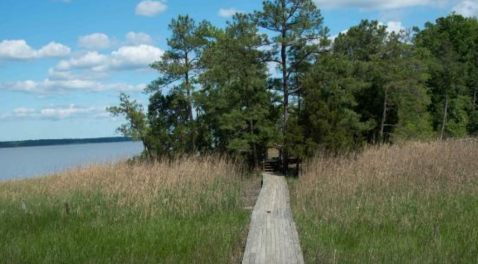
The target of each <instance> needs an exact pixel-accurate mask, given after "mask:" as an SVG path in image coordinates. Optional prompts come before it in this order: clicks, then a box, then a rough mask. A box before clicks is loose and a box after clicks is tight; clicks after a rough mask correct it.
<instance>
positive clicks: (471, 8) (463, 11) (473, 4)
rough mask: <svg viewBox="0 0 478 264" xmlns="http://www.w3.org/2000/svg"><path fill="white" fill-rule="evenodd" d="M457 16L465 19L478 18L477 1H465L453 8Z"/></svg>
mask: <svg viewBox="0 0 478 264" xmlns="http://www.w3.org/2000/svg"><path fill="white" fill-rule="evenodd" d="M453 11H455V12H456V13H457V14H460V15H463V16H465V17H478V2H477V1H471V0H467V1H463V2H461V3H459V4H458V5H456V6H455V7H454V8H453Z"/></svg>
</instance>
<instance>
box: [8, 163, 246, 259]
mask: <svg viewBox="0 0 478 264" xmlns="http://www.w3.org/2000/svg"><path fill="white" fill-rule="evenodd" d="M246 178H247V177H246V176H244V174H243V173H242V172H241V171H240V169H239V167H238V166H236V165H234V164H231V163H229V162H227V161H225V160H220V159H216V158H203V159H189V160H180V161H177V162H174V163H170V164H167V163H158V164H154V165H129V164H127V163H121V164H112V165H107V166H92V167H88V168H82V169H76V170H71V171H68V172H65V173H62V174H60V175H54V176H49V177H42V178H38V179H31V180H23V181H11V182H6V183H1V184H0V223H1V224H0V263H237V262H239V259H240V257H241V254H242V250H243V243H244V238H245V236H246V235H247V226H248V223H249V216H250V211H248V210H245V209H243V207H244V204H243V199H242V197H241V196H242V195H243V188H244V185H245V183H247V182H250V181H252V180H253V179H252V178H247V179H246Z"/></svg>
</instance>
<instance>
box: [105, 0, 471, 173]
mask: <svg viewBox="0 0 478 264" xmlns="http://www.w3.org/2000/svg"><path fill="white" fill-rule="evenodd" d="M169 30H170V32H171V36H170V38H169V39H168V40H167V43H168V46H169V47H168V49H167V50H166V51H165V52H164V55H163V56H162V58H161V59H160V60H159V61H157V62H155V63H153V64H152V65H151V67H152V68H153V69H154V70H156V71H157V72H158V73H159V77H158V79H156V80H155V81H153V82H152V83H151V84H150V85H149V86H148V87H147V89H146V92H147V93H148V94H149V96H150V99H149V104H148V106H147V108H146V107H144V108H143V106H142V105H140V104H139V103H138V102H136V101H134V100H131V99H130V98H129V97H128V96H127V95H124V94H123V95H121V97H120V104H119V105H118V106H117V107H112V108H110V109H109V110H110V112H112V113H113V114H115V115H122V116H125V117H126V119H127V121H128V122H127V123H126V124H125V125H123V126H121V127H120V128H119V131H120V132H122V133H123V135H125V136H131V137H133V138H136V139H138V140H141V141H142V142H143V144H144V146H145V150H146V151H145V155H148V156H149V157H150V158H163V157H165V156H166V157H170V158H176V157H179V156H182V155H184V154H186V155H188V154H196V153H198V152H200V153H206V152H219V153H224V152H227V153H231V154H241V155H244V156H245V157H247V158H249V160H250V161H251V163H252V164H254V165H255V166H258V165H259V163H260V160H261V159H262V155H263V153H264V150H265V149H266V148H267V147H268V146H281V147H283V153H284V155H283V156H284V163H286V162H287V160H288V159H287V157H288V156H289V155H290V156H293V157H298V158H300V159H305V158H308V157H311V156H314V155H315V154H316V153H317V152H318V151H321V152H327V153H334V154H335V153H343V152H349V151H355V150H356V149H360V148H362V147H363V146H364V145H366V144H389V143H396V142H398V141H403V140H431V139H446V138H460V137H468V136H473V135H478V20H477V19H476V18H467V17H463V16H461V15H458V14H450V15H449V16H447V17H442V18H438V19H437V20H436V21H435V22H433V23H432V22H430V23H426V24H425V26H424V27H423V28H421V29H420V28H418V27H414V28H410V29H404V30H401V31H400V32H392V30H391V29H389V28H387V26H385V25H382V24H381V23H379V22H378V21H369V20H363V21H361V22H360V23H359V24H358V25H355V26H353V27H351V28H349V29H348V30H346V31H344V32H343V33H341V34H339V35H338V36H335V37H331V35H330V34H329V29H328V28H327V27H326V26H324V19H323V17H322V15H321V12H320V10H319V8H318V7H317V6H316V5H315V4H314V2H313V1H312V0H266V1H264V2H263V7H262V9H261V10H257V11H254V12H252V13H249V14H236V15H235V16H234V17H233V18H232V19H231V20H230V21H229V22H228V23H227V26H226V27H225V28H218V27H215V26H214V25H212V24H211V23H209V22H208V21H201V22H199V23H196V22H195V21H194V20H193V19H192V18H191V17H189V16H179V17H177V18H175V19H173V20H172V21H171V23H170V25H169ZM264 33H266V34H264ZM271 69H276V71H275V73H272V74H271V71H270V70H271ZM284 167H285V168H287V165H286V164H284Z"/></svg>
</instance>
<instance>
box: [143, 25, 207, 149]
mask: <svg viewBox="0 0 478 264" xmlns="http://www.w3.org/2000/svg"><path fill="white" fill-rule="evenodd" d="M169 29H170V30H171V32H172V36H171V38H170V39H168V46H169V47H170V49H169V50H167V51H165V53H164V55H163V56H162V58H161V60H160V61H157V62H155V63H153V64H152V65H151V67H152V68H153V69H155V70H157V71H158V72H159V73H160V74H161V77H160V78H158V79H157V80H156V81H154V82H153V83H152V84H151V85H149V86H148V88H147V89H146V90H147V91H148V92H151V93H153V92H157V91H160V90H161V89H163V88H165V87H170V86H173V87H175V88H176V89H177V90H178V92H179V93H182V94H183V95H184V96H185V98H186V100H187V112H188V119H187V123H188V126H187V127H188V131H187V134H188V135H189V138H190V139H189V141H188V147H187V152H189V153H192V152H194V151H196V128H195V126H194V123H195V122H194V100H193V93H194V91H195V90H196V89H195V84H196V82H197V76H198V74H199V73H200V71H201V65H200V63H199V62H200V57H201V51H202V49H203V48H204V47H205V46H206V44H207V43H208V37H209V36H210V35H211V32H212V31H213V28H212V26H211V25H210V23H209V22H206V21H203V22H201V23H199V25H197V24H196V22H195V21H194V20H193V19H192V18H190V17H189V16H179V17H178V18H177V19H173V20H172V21H171V24H169Z"/></svg>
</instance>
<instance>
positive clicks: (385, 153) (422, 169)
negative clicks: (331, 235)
mask: <svg viewBox="0 0 478 264" xmlns="http://www.w3.org/2000/svg"><path fill="white" fill-rule="evenodd" d="M459 193H466V194H472V195H473V194H478V140H475V139H468V140H459V141H444V142H430V143H405V144H403V145H392V146H382V147H370V148H368V149H366V150H365V151H364V152H362V153H360V154H356V155H352V156H349V157H335V158H334V157H324V156H318V157H317V158H315V159H313V160H312V161H311V162H309V163H308V164H307V165H305V166H304V168H303V171H302V173H301V176H300V178H299V180H298V182H297V183H296V184H294V185H293V192H292V195H293V196H294V199H293V200H294V203H295V204H294V207H295V210H296V211H297V210H299V212H300V213H304V214H306V213H307V212H306V211H307V210H316V211H318V212H320V215H322V217H333V218H336V217H337V218H343V219H346V218H347V216H346V215H344V214H354V213H357V214H360V211H361V210H360V209H361V208H363V207H367V206H368V207H369V208H370V207H374V206H375V207H376V206H382V207H389V206H393V203H394V199H395V201H398V200H402V201H404V200H406V199H408V198H410V197H412V196H414V197H417V196H419V197H420V199H422V200H427V198H430V199H431V198H432V197H433V196H434V195H437V194H439V195H442V196H443V195H445V196H449V197H450V198H452V197H453V196H455V195H457V194H459ZM384 200H387V201H384ZM341 202H342V203H341ZM344 203H349V206H350V208H349V209H350V210H343V208H341V209H339V208H338V207H342V205H341V204H344ZM336 206H338V207H336ZM382 209H383V210H380V208H378V210H377V211H375V213H377V214H379V213H380V212H384V213H386V212H387V209H389V208H382ZM309 213H310V212H309ZM349 216H350V215H349ZM374 217H379V215H375V216H374Z"/></svg>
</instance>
